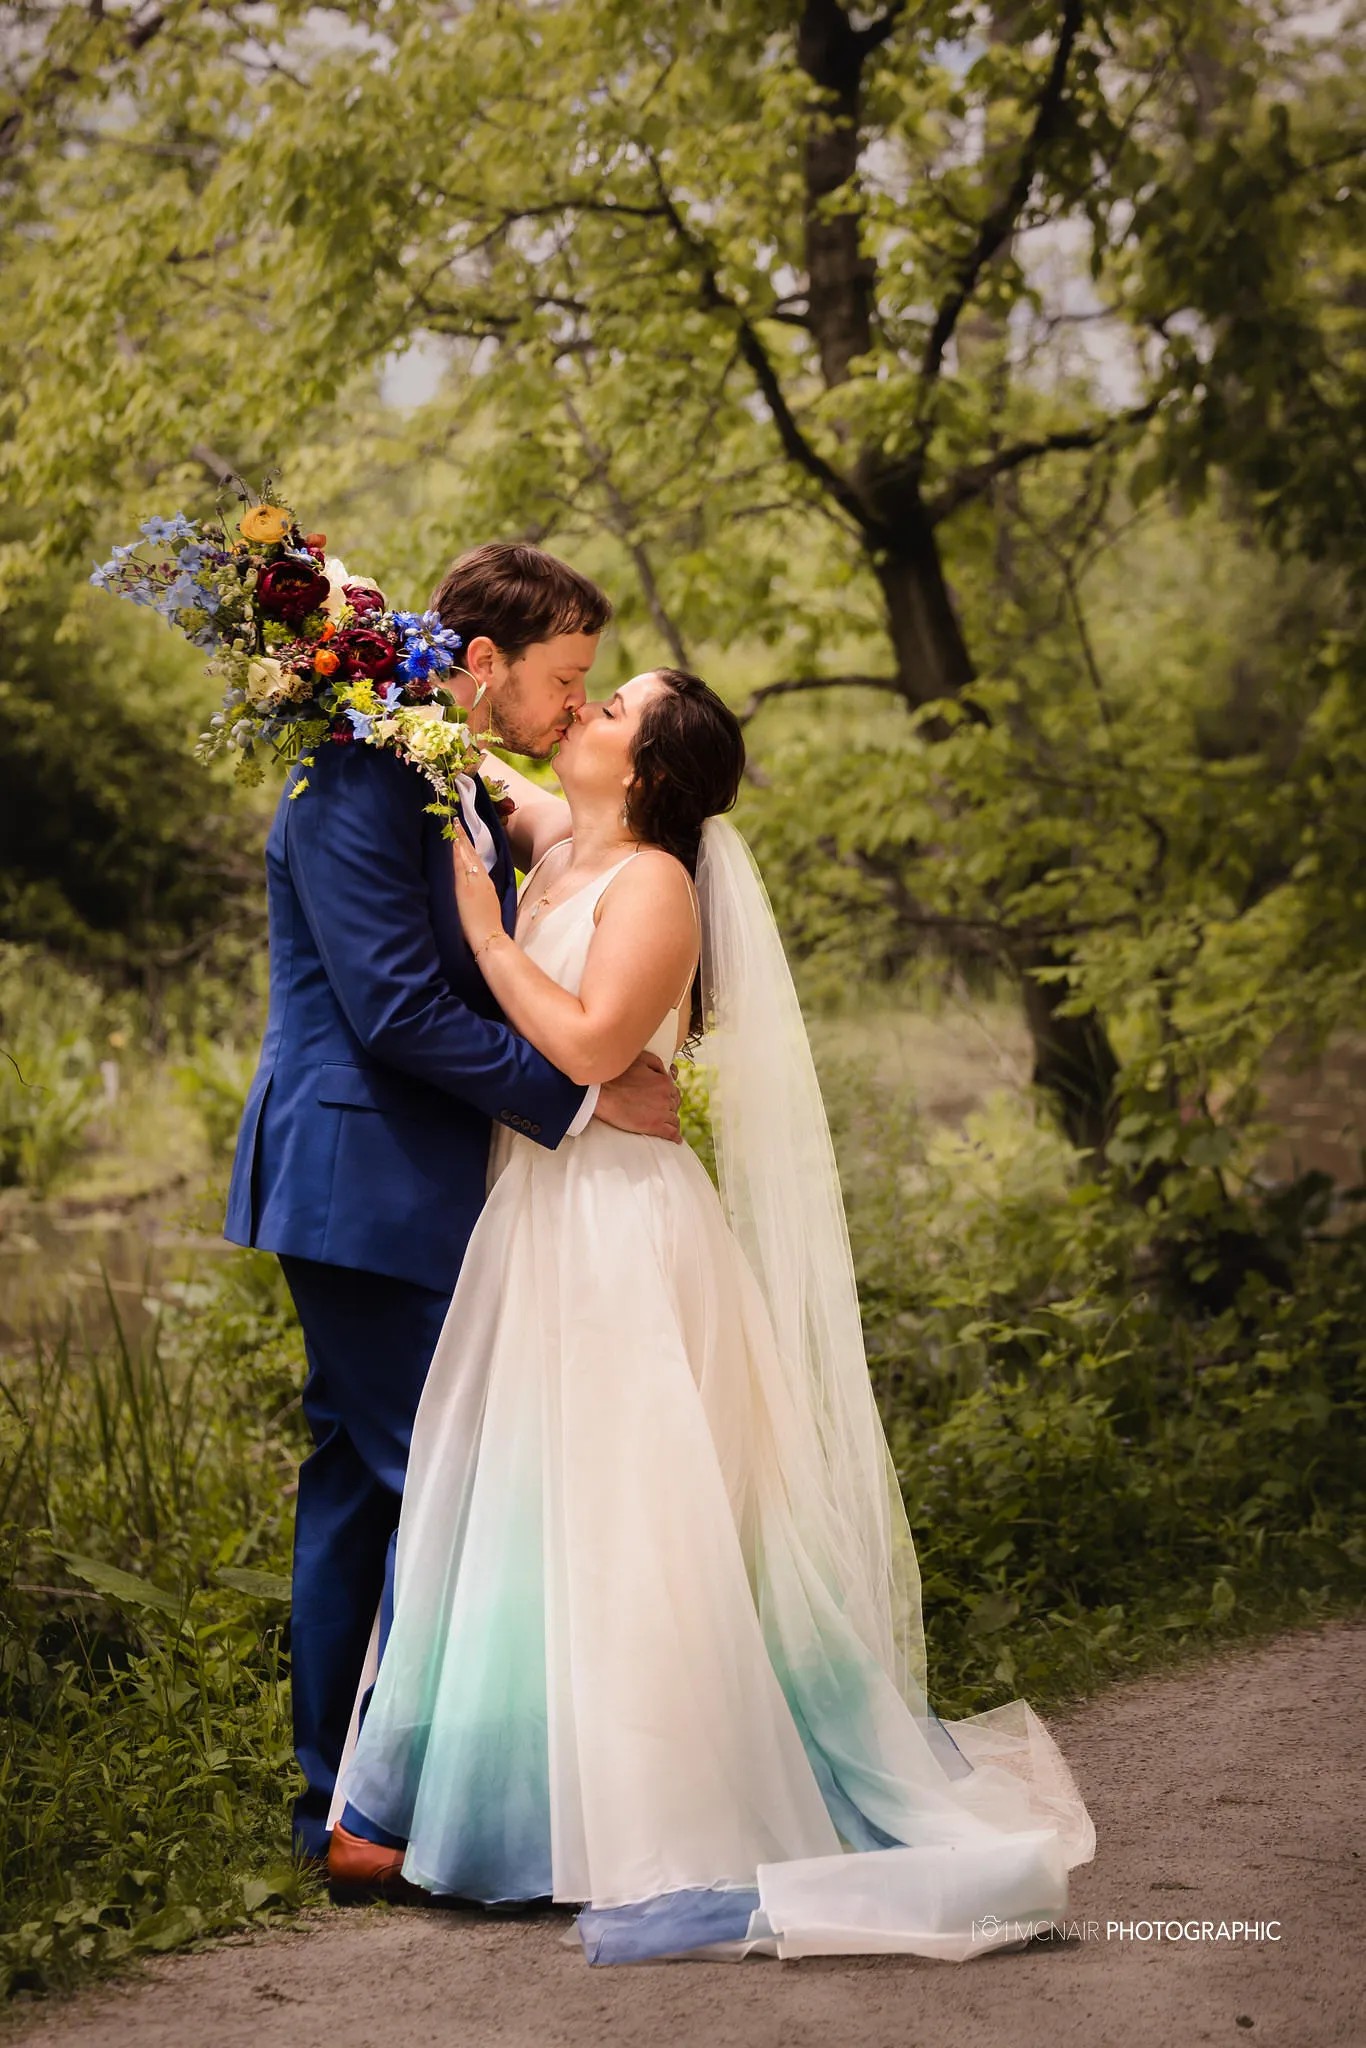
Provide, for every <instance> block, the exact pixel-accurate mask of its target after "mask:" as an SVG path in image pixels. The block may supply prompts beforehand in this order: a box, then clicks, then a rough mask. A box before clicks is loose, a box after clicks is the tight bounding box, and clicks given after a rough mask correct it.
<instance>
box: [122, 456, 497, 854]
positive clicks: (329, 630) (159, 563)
mask: <svg viewBox="0 0 1366 2048" xmlns="http://www.w3.org/2000/svg"><path fill="white" fill-rule="evenodd" d="M90 581H91V582H92V583H93V584H94V585H95V586H96V588H97V589H100V590H107V591H110V592H111V593H112V594H113V595H114V596H115V597H123V598H127V599H128V600H129V601H130V602H131V603H133V604H139V605H146V606H149V607H150V608H151V609H152V610H153V611H156V612H159V613H160V615H161V617H162V618H164V619H165V620H166V621H167V622H168V623H169V624H170V625H172V626H174V627H175V628H176V630H177V631H178V632H181V633H184V634H185V636H186V637H187V639H188V640H189V641H190V642H191V644H192V645H193V646H195V647H203V648H206V649H208V650H209V652H210V654H211V655H212V659H211V660H210V661H209V663H208V664H207V667H208V672H209V674H210V675H219V676H221V677H222V678H223V682H224V691H223V708H222V710H221V711H219V712H218V713H217V714H216V715H215V717H214V718H213V720H212V721H211V724H210V729H209V731H208V732H206V733H204V734H203V735H202V736H201V738H200V741H199V744H198V746H197V748H196V750H195V751H196V754H197V757H198V758H199V759H200V760H202V761H211V760H213V759H214V757H215V756H216V755H218V754H223V753H228V754H232V755H234V756H235V765H236V770H237V773H238V775H239V776H241V777H242V778H243V779H244V780H246V781H249V782H259V781H260V779H261V776H262V772H263V770H262V762H263V760H264V759H266V758H273V759H275V760H277V761H284V762H294V761H297V762H299V764H300V765H301V766H302V767H304V768H309V767H311V766H312V765H313V761H314V758H315V753H314V750H315V749H316V748H318V747H320V746H356V745H362V746H372V747H383V748H385V749H387V751H388V752H390V753H393V754H397V755H398V756H399V758H400V759H401V760H404V761H407V762H409V763H410V764H411V766H413V767H414V768H416V769H417V770H418V771H419V773H420V774H422V775H423V776H424V777H425V778H426V780H427V782H428V783H429V784H430V785H431V788H432V789H433V791H434V792H435V796H436V801H435V802H434V803H432V804H430V805H429V806H428V808H429V809H430V810H432V811H433V812H435V813H436V814H437V815H438V816H440V817H442V818H443V819H444V820H445V830H446V836H447V837H448V838H450V837H452V836H453V835H454V832H455V829H456V817H457V813H458V807H459V799H458V796H457V792H456V786H455V778H456V777H457V776H458V775H462V774H468V773H470V772H472V771H473V770H475V769H476V768H477V767H478V765H479V759H480V747H479V743H478V741H477V740H476V739H475V737H474V734H473V733H472V732H471V730H470V727H469V726H468V724H467V723H466V722H465V718H464V714H463V713H462V712H461V710H460V708H459V706H458V705H457V704H456V702H455V700H454V698H453V697H452V696H451V695H450V694H449V692H448V691H447V690H445V689H443V688H442V678H443V677H445V676H447V675H449V673H450V672H451V670H452V669H454V668H456V667H457V666H458V663H457V661H456V655H457V653H458V651H459V648H460V644H461V643H460V636H459V634H458V633H453V632H451V631H450V629H449V628H448V627H446V626H444V625H443V624H442V622H441V618H440V615H439V614H438V613H436V612H421V613H419V612H405V611H397V610H394V609H392V608H391V607H390V605H389V603H388V600H387V599H386V598H385V596H384V593H383V591H381V590H380V588H379V586H378V584H376V583H374V582H372V581H371V579H370V578H369V577H368V576H348V575H347V572H346V569H345V568H344V566H343V565H342V563H341V562H339V561H338V560H337V559H336V558H335V556H330V555H329V554H328V553H327V536H326V535H325V534H321V533H304V532H302V531H301V529H300V527H299V524H298V522H297V520H296V519H295V516H294V513H293V511H292V510H291V509H290V507H289V506H288V505H285V504H283V503H280V502H279V501H278V500H276V499H275V498H274V497H273V496H270V495H267V496H263V498H262V500H261V502H260V503H259V504H256V505H251V506H249V508H248V509H247V511H246V512H245V513H244V514H243V516H242V517H241V518H240V519H239V520H238V521H237V523H236V525H235V527H233V528H232V529H231V530H230V529H229V526H228V523H227V521H226V520H225V519H222V518H219V519H215V520H205V521H202V522H198V523H197V522H195V521H193V520H189V519H186V518H185V516H184V514H183V513H180V512H177V513H176V515H175V517H174V518H173V519H148V520H146V521H145V522H144V524H143V525H142V527H141V528H140V530H139V537H138V539H137V540H135V541H132V542H130V543H128V544H127V545H126V546H121V547H116V548H115V549H114V552H113V554H112V556H111V557H110V559H109V560H108V561H107V562H104V563H101V565H100V566H99V567H98V568H97V569H96V570H95V572H94V574H93V575H92V577H91V578H90ZM477 701H478V700H477V699H476V702H477ZM307 787H308V777H307V775H301V776H300V777H299V778H298V779H297V780H296V782H295V784H294V787H293V788H292V790H291V791H290V795H291V796H292V797H297V796H301V795H302V794H303V792H304V790H305V789H306V788H307ZM489 788H490V790H491V792H492V794H493V796H494V797H495V799H502V798H504V796H505V792H504V790H503V788H502V786H501V784H497V783H494V782H492V781H490V783H489Z"/></svg>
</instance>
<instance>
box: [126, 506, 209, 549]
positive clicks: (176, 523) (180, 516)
mask: <svg viewBox="0 0 1366 2048" xmlns="http://www.w3.org/2000/svg"><path fill="white" fill-rule="evenodd" d="M138 532H139V533H141V534H142V535H143V536H144V538H145V539H147V540H150V541H154V542H155V543H156V544H157V545H158V546H165V545H166V543H167V542H169V541H173V540H192V539H193V538H194V535H195V528H194V527H193V526H192V525H191V524H190V521H189V520H188V519H187V518H186V517H185V514H184V513H183V512H177V513H176V514H175V516H174V518H172V519H157V518H152V519H145V520H144V521H143V523H142V525H141V526H140V527H139V528H138ZM114 552H115V554H117V553H118V550H117V548H116V549H115V550H114Z"/></svg>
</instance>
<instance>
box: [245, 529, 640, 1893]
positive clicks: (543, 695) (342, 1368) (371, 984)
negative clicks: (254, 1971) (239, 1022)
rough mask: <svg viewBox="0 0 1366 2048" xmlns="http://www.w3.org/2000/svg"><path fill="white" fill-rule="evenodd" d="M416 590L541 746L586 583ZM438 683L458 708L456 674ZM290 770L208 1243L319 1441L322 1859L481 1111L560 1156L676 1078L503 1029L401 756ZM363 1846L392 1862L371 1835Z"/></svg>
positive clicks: (577, 686) (324, 752) (498, 828)
mask: <svg viewBox="0 0 1366 2048" xmlns="http://www.w3.org/2000/svg"><path fill="white" fill-rule="evenodd" d="M432 603H433V607H434V609H436V610H437V611H439V612H440V614H441V617H442V620H443V621H444V623H445V624H446V625H447V626H449V627H451V628H453V629H454V631H455V632H456V633H458V634H459V635H460V636H461V641H462V643H463V644H462V652H461V657H460V658H461V660H462V662H463V663H465V664H467V665H469V664H471V660H472V657H474V658H476V659H477V660H478V662H479V665H480V667H481V668H482V666H483V664H484V660H485V656H486V655H487V656H488V657H489V659H490V660H491V680H490V682H489V686H488V694H487V697H486V699H485V700H484V702H485V705H486V706H487V708H488V711H489V713H490V716H491V718H492V721H493V723H494V725H495V726H496V729H497V732H498V735H499V737H500V739H501V740H502V741H503V742H504V743H505V744H506V745H507V746H508V747H509V748H510V749H511V750H512V751H514V752H516V753H521V754H528V755H532V756H535V757H537V758H544V757H545V756H547V755H549V754H550V753H551V751H552V750H553V748H554V747H555V745H556V743H557V742H558V741H559V740H561V739H562V738H563V737H564V734H565V733H566V731H567V730H568V728H569V726H570V724H571V723H572V722H573V719H574V717H575V714H576V713H577V711H578V710H579V708H580V707H581V706H582V704H583V703H584V701H585V696H586V692H585V688H584V683H585V678H586V677H587V674H588V671H589V669H590V667H591V666H592V662H593V657H594V655H595V654H596V652H597V645H598V636H599V634H600V633H601V632H602V629H603V627H604V626H605V625H606V624H607V621H608V619H609V618H610V617H611V610H612V608H611V604H610V602H609V601H608V599H607V597H606V596H605V595H604V593H603V592H602V591H601V590H599V589H598V587H597V585H596V584H594V583H590V582H589V581H588V579H587V578H586V577H584V576H581V575H579V574H578V573H577V572H576V571H575V570H573V569H571V568H570V567H569V566H568V565H567V564H566V563H564V562H560V561H557V560H556V559H555V557H554V556H553V555H548V554H545V553H543V552H542V550H541V549H539V548H535V547H531V546H527V545H521V544H517V543H503V542H493V543H490V544H489V545H487V546H485V547H480V548H475V549H473V550H472V551H471V552H470V553H469V554H466V555H462V556H461V557H460V558H459V559H458V560H457V561H455V562H454V563H452V565H451V567H450V568H449V569H448V570H447V572H446V575H445V576H444V578H443V579H442V581H441V584H440V586H439V587H438V589H437V591H436V594H435V596H434V597H433V600H432ZM480 641H483V642H484V643H485V644H484V648H483V649H481V648H480V646H479V643H480ZM462 683H464V684H465V690H464V692H462V691H461V689H460V688H459V685H460V684H462ZM452 687H453V689H454V693H455V694H456V695H457V696H458V697H460V698H461V701H462V702H463V703H464V704H465V705H466V707H467V708H468V706H469V703H470V701H471V696H472V692H473V684H472V683H469V682H467V680H466V678H464V677H462V676H456V677H454V678H453V679H452ZM296 774H297V771H296ZM295 779H296V776H291V779H290V786H289V787H287V788H286V790H285V793H284V795H283V796H282V797H281V800H280V805H279V809H278V810H277V812H276V815H275V822H274V825H273V827H272V829H271V833H270V837H269V840H268V841H267V845H266V875H267V899H268V909H269V929H270V1004H269V1011H268V1014H267V1018H266V1031H265V1039H264V1042H263V1044H262V1047H261V1058H260V1064H259V1066H258V1067H257V1071H256V1075H255V1078H254V1080H253V1082H252V1085H251V1089H250V1091H249V1093H248V1095H247V1101H246V1108H245V1112H244V1114H243V1118H242V1127H241V1130H240V1132H239V1134H238V1140H237V1154H236V1158H235V1160H234V1164H233V1172H232V1182H231V1186H230V1189H229V1194H228V1213H227V1221H226V1225H225V1234H226V1236H227V1237H228V1238H229V1239H231V1240H232V1242H233V1243H235V1244H243V1245H258V1246H263V1247H264V1248H265V1249H267V1250H269V1251H273V1252H276V1253H277V1254H278V1255H279V1259H280V1263H281V1266H282V1267H283V1269H284V1274H285V1279H286V1281H287V1283H288V1286H289V1290H290V1293H291V1295H292V1296H293V1299H294V1304H295V1307H296V1309H297V1311H298V1315H299V1321H300V1323H301V1324H302V1326H303V1333H304V1344H305V1350H306V1353H307V1358H308V1378H307V1382H306V1384H305V1387H304V1393H303V1405H304V1413H305V1416H306V1417H307V1420H308V1426H309V1430H310V1432H311V1434H312V1437H313V1446H314V1448H313V1450H312V1452H311V1453H310V1455H309V1456H308V1457H307V1458H306V1459H305V1461H304V1464H303V1466H302V1468H301V1470H300V1473H299V1492H298V1502H297V1511H296V1521H295V1537H294V1587H293V1610H292V1617H291V1623H290V1654H291V1671H292V1681H293V1701H294V1743H295V1750H296V1753H297V1755H298V1759H299V1763H300V1765H301V1767H302V1769H303V1774H304V1778H305V1780H306V1789H305V1790H304V1791H303V1793H302V1794H301V1795H300V1796H299V1798H298V1800H297V1802H296V1804H295V1809H294V1839H295V1846H296V1848H297V1849H298V1850H299V1851H301V1853H303V1854H304V1855H306V1856H308V1857H312V1858H322V1857H325V1856H326V1854H327V1848H328V1831H327V1820H328V1812H329V1808H330V1806H331V1802H332V1796H333V1792H334V1789H335V1786H336V1780H337V1772H338V1768H339V1765H340V1762H341V1755H342V1749H343V1744H344V1741H345V1737H346V1731H347V1726H348V1723H349V1720H350V1715H351V1708H352V1704H353V1701H354V1699H355V1694H356V1688H357V1686H358V1684H359V1682H360V1679H361V1675H362V1670H363V1666H364V1662H365V1656H366V1650H367V1646H368V1643H369V1638H370V1630H371V1625H372V1621H373V1618H374V1615H375V1610H376V1607H377V1606H378V1607H379V1609H380V1639H379V1640H380V1651H381V1654H382V1652H383V1647H384V1642H385V1638H386V1637H387V1634H388V1629H389V1622H390V1617H391V1613H392V1603H393V1569H394V1550H395V1539H396V1533H397V1526H398V1515H399V1501H400V1496H401V1493H402V1489H403V1477H404V1470H405V1467H406V1464H407V1457H408V1445H409V1440H410V1438H411V1435H412V1428H413V1419H414V1416H415V1414H416V1412H417V1404H418V1398H419V1396H420V1394H421V1392H422V1384H423V1381H424V1379H425V1377H426V1374H427V1368H428V1365H429V1363H430V1361H431V1357H432V1353H433V1352H434V1350H435V1348H436V1341H437V1338H438V1336H439V1335H440V1332H441V1326H442V1323H443V1321H444V1320H445V1315H446V1309H447V1306H448V1304H449V1302H450V1298H451V1292H452V1290H453V1288H454V1286H455V1281H456V1277H457V1275H458V1273H459V1271H460V1262H461V1259H462V1258H463V1256H464V1252H465V1246H466V1243H467V1242H468V1239H469V1235H470V1232H471V1230H472V1229H473V1227H474V1221H475V1218H476V1217H477V1215H478V1213H479V1210H480V1208H481V1207H482V1205H483V1201H484V1185H485V1173H486V1168H487V1161H488V1149H489V1139H490V1134H491V1126H492V1124H493V1122H495V1121H496V1122H499V1123H504V1124H507V1125H509V1126H510V1127H511V1128H512V1129H513V1130H516V1131H520V1132H522V1133H524V1134H525V1135H526V1136H527V1137H529V1138H532V1139H534V1140H535V1141H536V1142H537V1143H538V1144H541V1145H546V1146H550V1147H554V1146H556V1145H559V1144H560V1143H562V1142H564V1141H566V1140H569V1141H572V1139H573V1138H574V1136H575V1135H576V1134H577V1133H578V1132H579V1131H580V1130H582V1129H584V1128H585V1127H586V1125H587V1124H588V1122H589V1121H590V1120H591V1118H592V1117H593V1116H595V1115H596V1116H597V1117H599V1118H601V1119H602V1120H603V1121H604V1122H607V1123H610V1124H614V1125H616V1127H617V1128H618V1129H619V1130H626V1131H634V1132H639V1133H642V1134H644V1135H647V1136H652V1137H671V1138H677V1136H678V1120H677V1103H678V1091H677V1089H676V1088H675V1087H674V1084H673V1082H672V1080H671V1078H670V1076H669V1075H668V1073H667V1072H665V1070H664V1069H663V1067H662V1066H661V1064H660V1062H659V1061H657V1060H653V1059H650V1058H648V1057H646V1056H642V1058H641V1059H639V1060H637V1061H636V1063H635V1064H634V1066H632V1067H631V1068H630V1069H629V1070H628V1071H627V1072H626V1073H625V1074H624V1075H623V1076H622V1077H621V1078H620V1079H619V1080H617V1081H612V1082H609V1083H607V1084H605V1085H604V1086H603V1087H602V1088H601V1089H600V1090H599V1089H597V1088H590V1089H587V1090H585V1089H584V1088H582V1087H581V1086H579V1085H578V1084H577V1083H575V1082H572V1081H570V1080H568V1079H567V1078H566V1077H565V1076H564V1075H563V1074H561V1073H560V1072H559V1071H558V1070H557V1069H556V1068H555V1067H552V1066H551V1065H550V1063H549V1061H547V1060H546V1059H544V1058H543V1057H542V1056H541V1054H540V1053H538V1052H537V1051H536V1050H535V1049H534V1047H532V1046H530V1045H528V1044H527V1043H526V1041H525V1040H524V1039H521V1038H518V1037H517V1036H516V1034H515V1033H514V1032H513V1031H512V1030H511V1029H510V1028H509V1027H508V1025H507V1024H505V1023H504V1022H503V1021H502V1018H501V1016H500V1014H499V1011H498V1007H497V1005H496V1003H495V1002H494V1001H493V999H492V997H491V996H490V994H489V992H488V989H487V988H486V987H485V985H484V982H483V981H482V979H481V978H480V975H479V972H478V969H477V967H476V965H475V963H474V961H473V960H472V958H471V956H470V952H469V948H468V947H467V945H466V944H465V940H464V937H463V935H462V933H461V929H460V919H459V916H458V914H457V911H456V903H455V878H454V877H455V870H454V862H453V859H452V849H451V847H450V845H449V843H448V842H447V841H446V840H445V839H444V838H443V836H442V831H441V825H440V821H439V820H438V819H436V818H434V817H432V816H430V815H429V814H428V812H427V808H426V807H427V805H428V804H429V803H430V802H431V790H430V788H429V787H428V785H427V783H426V782H425V781H424V780H423V779H422V777H421V776H420V775H419V774H418V772H417V771H416V770H415V769H414V768H412V767H410V766H409V765H408V764H407V763H405V762H403V761H400V760H399V759H397V758H396V757H395V756H394V755H391V754H386V753H382V752H380V751H379V750H377V749H372V748H369V747H366V746H363V745H357V744H351V745H336V744H327V745H324V746H321V747H319V748H318V749H317V754H316V760H315V763H314V765H313V767H312V769H311V770H310V773H309V786H308V788H307V790H306V791H304V792H302V793H301V794H300V795H299V796H298V798H297V799H294V798H292V797H291V794H290V788H292V785H293V782H294V780H295ZM460 810H461V823H462V825H463V826H464V829H465V831H466V832H467V833H468V834H469V837H470V840H471V841H472V843H473V845H474V848H475V850H476V852H477V853H478V855H479V857H480V858H481V859H482V860H483V862H484V864H485V866H486V867H487V868H488V869H489V871H490V873H491V874H492V876H493V879H494V882H495V884H496V885H497V886H498V888H499V890H500V891H501V895H502V903H503V922H504V924H505V926H506V927H507V928H508V930H509V931H510V930H511V929H512V925H513V921H514V917H515V913H516V900H517V899H516V875H515V872H514V869H513V864H512V860H511V857H510V855H509V851H508V844H507V839H506V836H505V834H504V831H503V826H502V823H501V820H500V818H499V815H498V812H497V810H496V809H495V807H494V804H493V801H492V799H491V798H490V796H489V794H488V792H487V790H486V789H485V788H484V786H483V783H482V782H480V781H479V780H478V779H477V778H473V777H463V776H462V777H461V778H460ZM348 1818H350V1816H349V1815H348ZM339 1839H340V1837H339ZM356 1846H357V1849H358V1850H363V1848H364V1845H356ZM361 1861H362V1864H363V1862H364V1858H363V1856H362V1859H361ZM375 1862H376V1871H377V1872H378V1871H379V1869H380V1868H381V1866H382V1867H383V1868H384V1869H386V1870H387V1864H386V1863H385V1862H384V1856H383V1851H382V1850H380V1851H377V1852H376V1854H375ZM359 1874H361V1875H365V1874H366V1872H365V1871H364V1870H363V1869H362V1870H360V1871H359Z"/></svg>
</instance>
